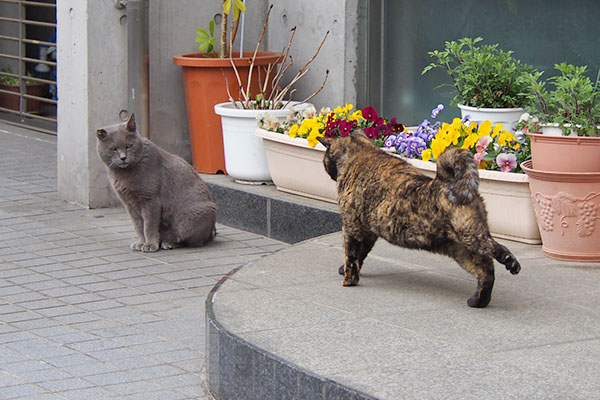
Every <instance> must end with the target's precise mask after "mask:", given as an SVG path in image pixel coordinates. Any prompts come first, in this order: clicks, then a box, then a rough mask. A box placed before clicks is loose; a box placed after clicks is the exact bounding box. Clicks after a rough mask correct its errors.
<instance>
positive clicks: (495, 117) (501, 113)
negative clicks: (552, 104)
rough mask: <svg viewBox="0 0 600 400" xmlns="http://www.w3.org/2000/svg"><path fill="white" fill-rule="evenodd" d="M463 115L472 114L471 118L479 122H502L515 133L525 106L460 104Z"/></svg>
mask: <svg viewBox="0 0 600 400" xmlns="http://www.w3.org/2000/svg"><path fill="white" fill-rule="evenodd" d="M458 108H460V113H461V116H462V117H463V118H464V117H465V116H466V115H469V116H470V120H471V121H474V122H477V123H478V124H479V123H481V122H483V121H486V120H487V121H491V123H492V125H496V124H502V127H503V128H504V129H506V130H510V132H512V133H515V131H516V126H517V123H518V122H519V118H521V115H523V113H524V112H525V109H523V108H520V107H518V108H476V107H470V106H465V105H462V104H459V105H458Z"/></svg>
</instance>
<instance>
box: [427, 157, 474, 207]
mask: <svg viewBox="0 0 600 400" xmlns="http://www.w3.org/2000/svg"><path fill="white" fill-rule="evenodd" d="M436 164H437V175H436V177H435V179H436V180H438V181H440V182H442V183H443V184H444V186H445V192H446V197H448V200H450V202H452V203H454V204H469V203H470V202H472V201H473V200H474V199H475V198H476V197H477V190H478V189H479V171H478V169H477V164H476V163H475V159H474V158H473V154H471V153H470V152H469V151H468V150H465V149H458V148H451V149H448V150H446V151H445V152H443V153H442V154H441V155H440V156H439V157H438V159H437V161H436Z"/></svg>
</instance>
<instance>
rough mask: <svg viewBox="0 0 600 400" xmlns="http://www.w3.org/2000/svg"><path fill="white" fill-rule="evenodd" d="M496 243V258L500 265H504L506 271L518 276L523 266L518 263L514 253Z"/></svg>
mask: <svg viewBox="0 0 600 400" xmlns="http://www.w3.org/2000/svg"><path fill="white" fill-rule="evenodd" d="M492 242H494V256H493V257H494V258H495V259H496V260H498V262H499V263H502V264H504V266H505V267H506V269H507V270H508V271H510V273H511V274H513V275H516V274H518V273H519V271H520V270H521V264H519V262H518V261H517V259H516V258H515V256H514V255H513V253H511V252H510V250H508V249H507V248H506V247H505V246H502V245H501V244H500V243H498V242H496V241H495V240H493V239H492Z"/></svg>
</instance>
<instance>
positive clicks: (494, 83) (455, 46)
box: [421, 37, 540, 108]
mask: <svg viewBox="0 0 600 400" xmlns="http://www.w3.org/2000/svg"><path fill="white" fill-rule="evenodd" d="M481 41H483V38H481V37H477V38H475V39H472V38H462V39H459V40H458V41H451V42H446V44H445V49H444V50H443V51H439V50H434V51H430V52H428V53H427V54H429V56H430V57H431V58H433V59H435V62H432V63H431V64H429V65H428V66H426V67H425V68H424V69H423V71H422V73H421V74H422V75H423V74H426V73H427V72H429V71H431V70H433V69H435V68H441V69H444V70H446V71H447V72H448V75H449V76H450V78H451V79H452V82H453V84H452V85H450V84H442V85H440V86H438V87H443V86H453V87H454V89H455V90H456V92H457V94H456V96H455V97H454V98H453V100H452V102H451V104H452V105H457V104H463V105H467V106H471V107H486V108H511V107H525V106H527V105H529V104H530V102H531V100H532V98H533V93H532V88H531V85H530V82H531V80H532V79H533V80H535V79H536V77H537V78H539V75H540V73H539V72H537V71H536V70H535V69H534V68H533V67H532V66H529V65H527V64H524V63H521V62H520V61H519V60H517V59H515V58H514V57H513V56H512V54H513V52H512V51H504V50H501V49H499V48H498V44H493V45H478V44H479V43H480V42H481Z"/></svg>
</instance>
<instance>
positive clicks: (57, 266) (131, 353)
mask: <svg viewBox="0 0 600 400" xmlns="http://www.w3.org/2000/svg"><path fill="white" fill-rule="evenodd" d="M133 238H134V232H133V229H132V226H131V223H130V221H129V218H128V216H127V215H126V213H125V211H124V210H123V209H98V210H87V209H85V208H82V207H80V206H77V205H72V204H68V203H64V202H61V201H58V200H57V192H56V140H55V138H53V137H51V136H39V135H35V134H31V133H29V132H27V131H23V130H20V129H18V128H14V127H11V126H8V125H5V124H0V399H35V400H45V399H85V400H89V399H95V400H96V399H124V400H134V399H143V400H152V399H160V400H175V399H207V398H208V397H207V395H206V392H205V389H204V387H203V384H202V380H203V378H202V376H203V375H202V373H203V364H204V350H205V349H204V346H205V326H204V325H205V323H204V301H205V297H206V294H207V293H208V291H209V290H210V289H211V288H212V286H213V285H214V284H215V283H216V282H217V281H218V280H219V279H220V277H221V276H222V275H223V274H225V273H226V272H228V271H230V270H231V269H233V268H234V267H236V266H238V265H241V264H245V263H247V262H249V261H252V260H255V259H257V258H260V257H262V256H264V255H266V254H269V253H272V252H273V251H276V250H279V249H281V248H283V247H287V245H286V244H284V243H281V242H278V241H275V240H271V239H267V238H264V237H262V236H259V235H255V234H251V233H247V232H244V231H240V230H237V229H233V228H228V227H225V226H222V225H221V226H218V236H217V238H216V240H215V241H214V242H212V243H211V244H209V245H207V246H206V247H203V248H196V249H176V250H172V251H160V252H158V253H153V254H142V253H137V252H131V251H130V250H129V243H130V242H131V241H132V239H133Z"/></svg>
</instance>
